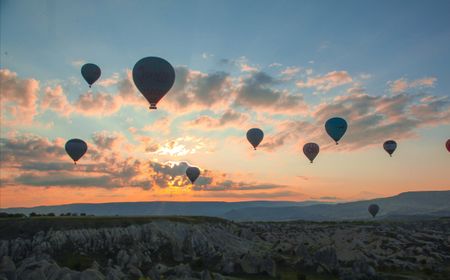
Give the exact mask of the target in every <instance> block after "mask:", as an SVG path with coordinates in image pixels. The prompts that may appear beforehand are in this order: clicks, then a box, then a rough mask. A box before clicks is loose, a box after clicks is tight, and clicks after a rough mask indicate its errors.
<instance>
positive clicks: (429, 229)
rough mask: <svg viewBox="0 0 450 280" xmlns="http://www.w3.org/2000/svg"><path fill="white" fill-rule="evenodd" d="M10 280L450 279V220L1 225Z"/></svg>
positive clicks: (96, 220) (84, 220)
mask: <svg viewBox="0 0 450 280" xmlns="http://www.w3.org/2000/svg"><path fill="white" fill-rule="evenodd" d="M0 279H2V280H4V279H39V280H45V279H55V280H56V279H65V280H70V279H77V280H78V279H79V280H82V279H83V280H86V279H152V280H156V279H205V280H206V279H450V219H448V218H441V219H434V220H424V221H409V222H399V221H395V222H392V221H382V222H304V221H291V222H241V223H235V222H230V221H227V220H222V219H219V218H211V217H35V218H21V219H18V218H5V219H0Z"/></svg>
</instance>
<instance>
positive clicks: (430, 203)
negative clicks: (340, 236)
mask: <svg viewBox="0 0 450 280" xmlns="http://www.w3.org/2000/svg"><path fill="white" fill-rule="evenodd" d="M449 201H450V191H429V192H405V193H401V194H399V195H396V196H392V197H387V198H377V199H371V200H365V201H356V202H348V203H337V204H316V205H309V206H303V207H298V206H288V207H276V208H267V207H252V208H245V209H235V210H232V211H230V212H228V213H226V214H225V215H224V217H225V218H227V219H232V220H260V221H280V220H297V219H302V220H341V219H342V220H348V219H367V218H370V216H369V213H368V211H367V207H368V206H369V205H370V204H372V203H376V204H378V205H379V206H380V212H379V213H378V216H377V218H393V219H395V218H400V217H404V218H406V217H409V218H412V217H413V216H417V217H421V218H424V217H427V216H434V217H436V216H450V203H449Z"/></svg>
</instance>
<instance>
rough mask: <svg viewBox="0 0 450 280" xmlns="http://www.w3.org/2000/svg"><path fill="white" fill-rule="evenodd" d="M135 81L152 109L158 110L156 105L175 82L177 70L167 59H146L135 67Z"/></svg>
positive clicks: (150, 57)
mask: <svg viewBox="0 0 450 280" xmlns="http://www.w3.org/2000/svg"><path fill="white" fill-rule="evenodd" d="M133 81H134V84H135V85H136V87H137V88H138V89H139V91H140V92H141V93H142V95H144V97H145V98H146V99H147V101H148V102H149V103H150V109H156V104H157V103H158V102H159V100H161V98H163V97H164V95H166V93H167V92H168V91H169V90H170V89H171V88H172V86H173V83H174V82H175V70H174V69H173V67H172V65H170V63H169V62H167V61H166V60H165V59H162V58H160V57H155V56H149V57H145V58H143V59H141V60H139V61H138V62H136V64H135V65H134V67H133Z"/></svg>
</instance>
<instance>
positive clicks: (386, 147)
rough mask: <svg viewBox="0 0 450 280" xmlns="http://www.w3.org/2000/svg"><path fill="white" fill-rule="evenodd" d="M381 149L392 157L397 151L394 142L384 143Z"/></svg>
mask: <svg viewBox="0 0 450 280" xmlns="http://www.w3.org/2000/svg"><path fill="white" fill-rule="evenodd" d="M383 148H384V150H385V151H386V152H387V153H388V154H389V155H390V156H391V157H392V154H393V153H394V151H395V149H397V143H396V142H395V141H394V140H388V141H386V142H384V144H383Z"/></svg>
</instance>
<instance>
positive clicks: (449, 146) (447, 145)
mask: <svg viewBox="0 0 450 280" xmlns="http://www.w3.org/2000/svg"><path fill="white" fill-rule="evenodd" d="M445 147H447V151H449V152H450V139H448V140H447V142H446V143H445Z"/></svg>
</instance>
